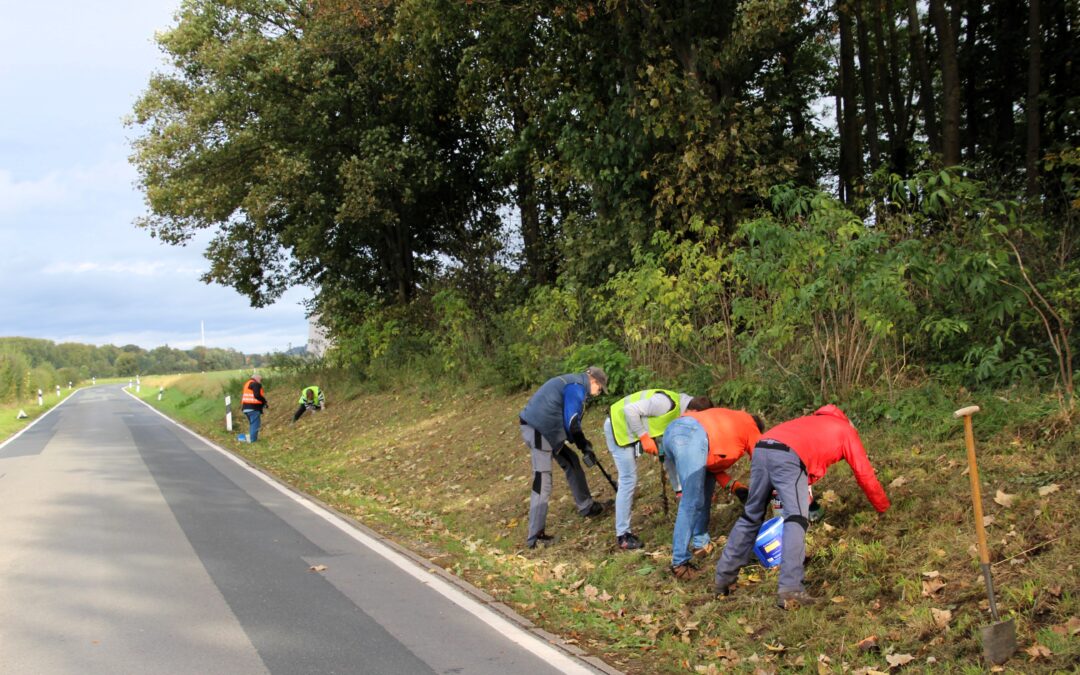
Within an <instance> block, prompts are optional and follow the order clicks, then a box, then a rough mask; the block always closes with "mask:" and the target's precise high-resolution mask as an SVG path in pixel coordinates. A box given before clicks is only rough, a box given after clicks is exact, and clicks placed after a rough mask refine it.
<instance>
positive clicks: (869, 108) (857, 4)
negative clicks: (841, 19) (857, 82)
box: [852, 0, 881, 173]
mask: <svg viewBox="0 0 1080 675" xmlns="http://www.w3.org/2000/svg"><path fill="white" fill-rule="evenodd" d="M871 4H872V3H871ZM852 8H853V9H854V12H855V28H856V33H857V35H858V42H859V76H860V79H861V80H862V86H863V107H864V109H865V110H866V145H867V150H869V152H870V172H871V173H873V172H874V171H877V169H878V167H879V166H881V145H880V139H879V138H878V124H877V119H878V118H877V106H878V103H877V90H876V84H877V78H876V77H875V68H874V62H875V59H874V55H873V53H872V52H871V51H870V38H869V36H868V35H867V30H866V17H865V16H864V14H865V12H866V9H865V7H864V6H863V3H862V1H861V0H853V2H852ZM871 11H873V10H871Z"/></svg>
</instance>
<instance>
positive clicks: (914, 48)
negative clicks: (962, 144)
mask: <svg viewBox="0 0 1080 675" xmlns="http://www.w3.org/2000/svg"><path fill="white" fill-rule="evenodd" d="M908 38H909V39H910V40H911V57H912V59H914V62H915V63H914V65H915V70H916V71H917V72H918V74H919V83H920V85H921V86H920V89H919V105H920V107H921V108H922V111H923V122H924V124H925V128H926V139H927V141H928V142H929V144H930V151H931V152H941V132H940V131H939V130H938V123H937V109H936V107H935V103H934V78H933V75H932V74H931V73H930V63H929V61H928V60H927V58H926V49H925V48H924V47H923V34H922V22H921V21H919V8H918V7H917V6H916V5H915V0H908Z"/></svg>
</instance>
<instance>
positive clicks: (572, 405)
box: [521, 373, 589, 449]
mask: <svg viewBox="0 0 1080 675" xmlns="http://www.w3.org/2000/svg"><path fill="white" fill-rule="evenodd" d="M588 397H589V376H588V375H586V374H585V373H572V374H569V375H559V376H558V377H553V378H551V379H550V380H548V381H547V382H545V383H544V384H543V385H542V386H541V387H540V388H539V389H537V390H536V393H535V394H533V395H532V398H530V399H529V402H528V403H527V404H525V409H524V410H522V411H521V419H522V421H523V422H525V423H526V424H528V425H529V426H530V427H532V428H533V429H536V430H537V431H539V432H540V434H541V435H542V436H543V437H544V438H546V439H547V441H548V443H550V444H551V447H552V448H555V449H558V448H559V447H560V446H562V444H563V443H565V442H566V441H567V439H568V438H569V439H571V440H572V441H573V442H574V443H575V444H576V445H577V446H578V447H579V448H580V447H581V446H582V445H583V444H584V443H585V436H584V434H582V432H581V417H582V415H584V413H585V400H586V399H587V398H588Z"/></svg>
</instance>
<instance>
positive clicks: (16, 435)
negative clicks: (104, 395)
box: [0, 389, 82, 459]
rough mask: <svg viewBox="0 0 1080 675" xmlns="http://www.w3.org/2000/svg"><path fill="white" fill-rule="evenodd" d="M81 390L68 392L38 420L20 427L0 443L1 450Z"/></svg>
mask: <svg viewBox="0 0 1080 675" xmlns="http://www.w3.org/2000/svg"><path fill="white" fill-rule="evenodd" d="M80 391H82V389H76V390H75V391H73V392H71V393H70V394H68V395H67V396H65V397H64V400H63V401H60V402H59V403H57V404H56V405H54V406H53V407H51V408H49V409H48V410H46V411H45V414H44V415H42V416H41V417H39V418H37V419H36V420H34V421H33V422H31V423H30V424H27V425H26V426H25V427H23V428H22V429H20V430H19V433H17V434H15V435H14V436H12V437H11V438H9V439H7V440H6V441H4V442H3V443H0V450H3V449H4V448H5V447H7V444H8V443H11V442H12V441H14V440H15V439H16V438H18V437H19V436H22V435H23V434H25V433H26V432H27V431H29V430H30V427H32V426H34V425H35V424H37V423H38V422H40V421H41V420H43V419H45V418H46V417H48V416H49V415H50V414H51V413H52V411H54V410H56V409H57V408H59V407H60V406H62V405H64V404H65V403H67V402H68V400H69V399H70V398H71V397H72V396H74V395H75V394H78V393H79V392H80ZM0 459H2V458H0Z"/></svg>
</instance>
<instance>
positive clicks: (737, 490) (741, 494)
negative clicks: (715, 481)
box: [731, 481, 750, 504]
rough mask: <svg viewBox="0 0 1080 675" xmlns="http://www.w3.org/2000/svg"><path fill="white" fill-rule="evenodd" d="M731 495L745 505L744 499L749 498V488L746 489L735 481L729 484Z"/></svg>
mask: <svg viewBox="0 0 1080 675" xmlns="http://www.w3.org/2000/svg"><path fill="white" fill-rule="evenodd" d="M731 494H733V495H735V496H736V497H738V498H739V501H740V502H742V503H743V504H745V503H746V498H747V497H749V496H750V488H748V487H746V486H745V485H743V484H742V483H740V482H739V481H735V482H734V483H732V484H731Z"/></svg>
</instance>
